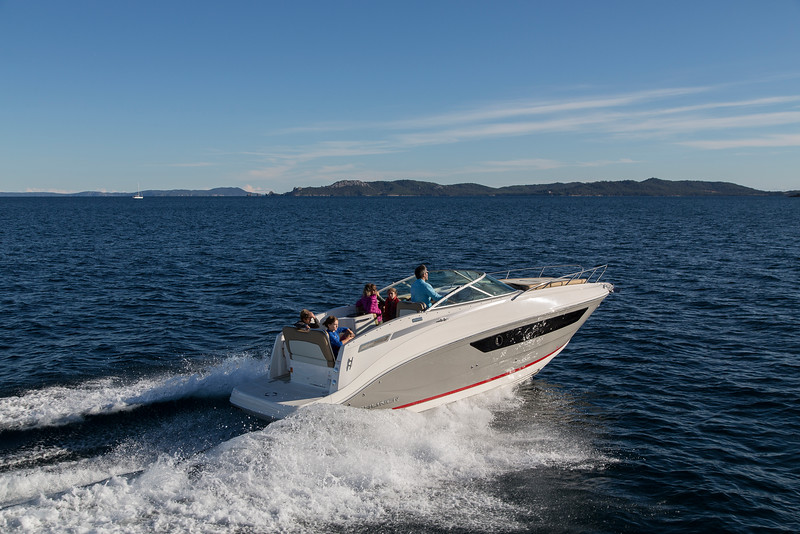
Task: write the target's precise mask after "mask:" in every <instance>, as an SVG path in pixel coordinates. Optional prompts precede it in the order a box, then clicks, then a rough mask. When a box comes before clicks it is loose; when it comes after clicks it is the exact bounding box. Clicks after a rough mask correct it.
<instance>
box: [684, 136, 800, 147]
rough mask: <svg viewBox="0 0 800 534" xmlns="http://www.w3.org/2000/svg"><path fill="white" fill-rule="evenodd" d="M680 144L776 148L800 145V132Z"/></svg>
mask: <svg viewBox="0 0 800 534" xmlns="http://www.w3.org/2000/svg"><path fill="white" fill-rule="evenodd" d="M678 144H680V145H685V146H690V147H694V148H703V149H706V150H721V149H726V148H775V147H787V146H800V134H786V135H769V136H764V137H755V138H748V139H720V140H710V139H709V140H699V141H684V142H682V143H678Z"/></svg>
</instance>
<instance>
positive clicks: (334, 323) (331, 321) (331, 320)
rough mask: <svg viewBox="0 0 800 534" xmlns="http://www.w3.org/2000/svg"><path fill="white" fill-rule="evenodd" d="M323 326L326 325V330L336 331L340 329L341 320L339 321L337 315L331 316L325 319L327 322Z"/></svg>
mask: <svg viewBox="0 0 800 534" xmlns="http://www.w3.org/2000/svg"><path fill="white" fill-rule="evenodd" d="M322 324H324V325H325V328H327V329H328V330H336V329H337V328H339V319H337V318H336V316H335V315H329V316H327V317H326V318H325V322H324V323H322Z"/></svg>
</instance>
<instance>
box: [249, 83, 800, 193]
mask: <svg viewBox="0 0 800 534" xmlns="http://www.w3.org/2000/svg"><path fill="white" fill-rule="evenodd" d="M728 89H730V88H729V87H726V86H697V87H673V88H664V89H657V90H649V91H639V92H627V93H620V94H610V95H608V94H606V95H596V96H590V97H579V98H562V99H554V100H540V101H533V100H529V101H508V102H499V103H487V104H485V105H482V106H476V107H472V108H465V109H461V110H455V111H451V112H447V113H439V114H433V115H429V116H421V117H415V118H410V119H402V120H395V121H383V122H377V121H376V122H365V123H364V122H362V123H357V122H343V123H339V124H335V123H322V124H319V125H310V126H306V127H302V128H297V129H294V130H293V131H295V132H301V131H304V132H314V133H315V134H316V136H317V137H321V138H322V140H321V141H319V142H317V143H311V144H308V143H305V144H298V145H285V146H276V147H270V148H266V149H263V150H260V151H256V152H248V154H249V155H257V156H258V157H259V158H261V159H262V160H263V161H264V165H263V168H260V169H257V170H254V171H251V172H250V175H251V176H254V177H259V178H263V179H273V178H278V177H283V178H284V179H285V178H286V177H287V176H289V175H290V176H294V177H304V178H306V177H314V178H315V179H317V180H320V179H325V178H328V177H332V176H347V177H355V176H356V175H358V174H360V173H362V172H363V173H365V174H369V176H370V177H371V178H372V179H374V178H375V176H376V175H377V173H378V171H375V170H372V171H369V172H368V171H366V170H365V169H364V167H362V164H363V163H364V162H365V161H366V160H364V159H362V158H365V157H370V156H379V155H386V154H403V153H410V152H413V151H416V150H420V149H430V148H434V147H436V146H443V145H456V144H459V143H467V142H469V143H472V144H471V145H470V147H472V146H476V145H474V144H475V143H480V142H482V141H489V140H493V139H502V138H515V137H517V138H519V137H526V136H546V135H548V134H555V133H574V134H578V135H579V136H580V139H582V140H588V141H590V142H594V143H607V144H610V143H614V142H618V141H619V140H621V139H625V140H629V139H638V140H643V141H644V140H647V142H649V143H668V144H670V145H671V146H676V145H682V146H689V147H694V148H698V149H724V148H737V147H777V146H798V137H800V136H798V135H794V134H788V135H778V134H777V133H775V129H776V128H785V127H787V126H792V125H796V124H800V110H798V104H799V103H800V95H791V94H790V95H785V94H773V95H766V96H757V97H753V96H748V97H747V98H739V99H736V98H725V99H722V98H719V94H720V93H724V92H725V91H726V90H728ZM715 131H719V132H725V139H724V140H713V139H712V140H703V139H697V137H698V136H699V135H707V134H708V133H709V132H715ZM344 136H346V137H349V138H345V139H343V138H342V137H344ZM543 139H546V138H543ZM546 144H547V143H538V144H536V145H533V148H531V149H530V150H532V151H534V152H535V155H536V156H537V157H533V158H531V157H521V158H517V159H508V160H505V161H499V160H498V161H486V162H483V163H477V162H476V163H474V164H472V165H470V164H469V163H468V161H465V162H464V163H465V165H462V166H459V167H454V166H450V167H448V168H442V169H440V170H438V171H437V172H435V173H432V174H434V175H437V176H442V175H451V176H452V175H455V174H466V173H468V172H474V173H476V172H493V173H498V172H515V171H517V172H518V171H535V170H549V169H557V168H564V167H575V168H578V167H602V166H611V165H625V164H630V163H637V161H635V160H634V159H632V158H622V159H609V160H596V161H583V162H581V161H572V162H570V161H563V160H562V159H559V158H553V157H548V155H549V154H548V153H547V152H546V150H547V149H546V148H542V146H543V145H546ZM620 150H624V151H625V152H628V153H631V152H630V150H629V149H627V148H626V147H622V148H620ZM529 155H532V154H531V153H530V152H528V153H527V154H523V156H529ZM470 156H471V153H467V154H465V159H466V160H468V159H469V157H470ZM337 159H340V160H345V161H346V162H347V163H346V164H345V165H344V166H340V165H338V164H336V163H335V160H337ZM315 162H316V163H318V166H315V165H316V163H315ZM354 162H359V165H353V163H354ZM415 172H417V171H414V170H411V171H407V172H402V173H400V171H393V170H392V171H387V172H386V175H391V174H393V173H399V174H401V175H402V176H406V177H408V176H411V175H412V174H413V173H415ZM419 172H423V171H419ZM427 175H428V176H430V175H431V173H428V174H427Z"/></svg>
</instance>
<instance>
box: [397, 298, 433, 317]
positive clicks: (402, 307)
mask: <svg viewBox="0 0 800 534" xmlns="http://www.w3.org/2000/svg"><path fill="white" fill-rule="evenodd" d="M426 307H427V306H425V304H424V303H422V302H411V301H408V300H401V301H399V302H398V303H397V316H398V317H402V316H404V315H412V314H415V313H420V312H423V311H425V308H426Z"/></svg>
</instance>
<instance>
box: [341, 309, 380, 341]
mask: <svg viewBox="0 0 800 534" xmlns="http://www.w3.org/2000/svg"><path fill="white" fill-rule="evenodd" d="M376 324H378V323H376V322H375V314H374V313H367V314H365V315H357V316H345V317H339V326H340V327H344V328H349V329H350V330H352V331H353V333H354V334H355V335H357V336H359V335H361V334H363V333H364V332H366V331H367V330H369V329H370V328H372V327H373V326H375V325H376Z"/></svg>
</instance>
